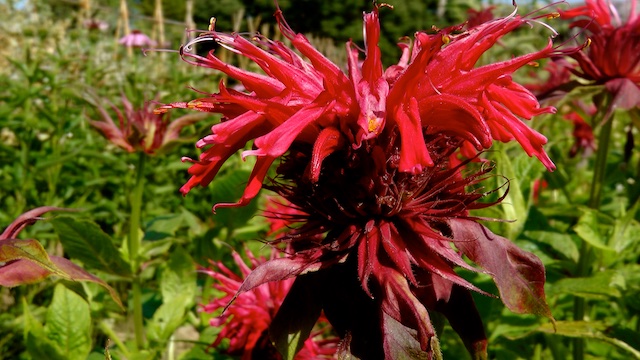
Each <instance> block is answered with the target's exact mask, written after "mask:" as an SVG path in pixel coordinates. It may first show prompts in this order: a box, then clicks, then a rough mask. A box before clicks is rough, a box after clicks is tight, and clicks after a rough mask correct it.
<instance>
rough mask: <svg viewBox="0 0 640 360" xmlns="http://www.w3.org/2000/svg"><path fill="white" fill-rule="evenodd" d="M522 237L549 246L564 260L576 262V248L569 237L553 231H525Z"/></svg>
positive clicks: (577, 255)
mask: <svg viewBox="0 0 640 360" xmlns="http://www.w3.org/2000/svg"><path fill="white" fill-rule="evenodd" d="M524 236H526V237H527V238H529V239H531V240H533V241H536V242H539V243H543V244H545V245H547V246H549V247H550V248H551V249H553V251H554V252H556V253H558V254H560V255H562V256H563V257H564V258H565V259H568V260H573V261H574V262H577V261H578V257H579V254H578V246H576V243H575V242H574V241H573V240H572V239H571V235H568V234H563V233H559V232H553V231H525V232H524Z"/></svg>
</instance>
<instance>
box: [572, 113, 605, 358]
mask: <svg viewBox="0 0 640 360" xmlns="http://www.w3.org/2000/svg"><path fill="white" fill-rule="evenodd" d="M607 105H608V104H607V101H603V102H602V103H601V104H600V106H601V107H602V106H607ZM605 108H606V107H605ZM605 108H602V109H605ZM612 128H613V116H611V117H610V118H609V119H607V120H606V122H605V123H604V124H603V125H602V129H600V134H599V136H598V152H597V153H596V162H595V165H594V170H593V181H592V183H591V192H590V194H589V207H590V208H592V209H598V208H599V207H600V200H601V197H602V188H603V187H604V178H605V174H606V171H607V153H608V151H609V142H610V139H611V129H612ZM592 252H593V251H592V249H591V246H589V244H588V243H587V242H586V241H582V245H581V247H580V258H579V260H578V267H577V269H576V276H577V277H586V276H589V272H590V269H591V266H590V265H591V257H592ZM585 311H586V307H585V301H584V298H582V297H576V298H575V299H574V303H573V319H574V320H576V321H582V320H584V315H585ZM584 350H585V341H584V339H582V338H576V339H574V343H573V359H574V360H584Z"/></svg>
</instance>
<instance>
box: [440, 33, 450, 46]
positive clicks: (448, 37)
mask: <svg viewBox="0 0 640 360" xmlns="http://www.w3.org/2000/svg"><path fill="white" fill-rule="evenodd" d="M442 42H443V43H444V44H445V45H446V44H448V43H450V42H451V37H450V36H449V35H443V36H442Z"/></svg>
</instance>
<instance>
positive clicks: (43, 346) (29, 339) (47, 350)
mask: <svg viewBox="0 0 640 360" xmlns="http://www.w3.org/2000/svg"><path fill="white" fill-rule="evenodd" d="M29 307H30V305H29V304H28V303H27V300H26V299H25V298H23V299H22V308H23V309H24V310H23V316H24V338H25V345H26V346H27V352H28V353H29V355H31V357H32V358H33V359H51V360H65V357H64V356H63V355H62V351H61V350H60V348H58V347H57V344H56V343H55V342H53V341H51V340H50V339H49V338H47V337H46V336H45V332H44V326H43V325H42V324H41V323H40V322H39V321H38V320H37V319H36V318H35V317H34V316H33V314H31V311H30V310H29Z"/></svg>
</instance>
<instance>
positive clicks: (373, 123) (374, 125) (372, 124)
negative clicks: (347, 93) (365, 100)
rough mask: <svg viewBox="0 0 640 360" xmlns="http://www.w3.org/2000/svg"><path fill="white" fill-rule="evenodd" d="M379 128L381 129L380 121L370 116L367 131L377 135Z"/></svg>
mask: <svg viewBox="0 0 640 360" xmlns="http://www.w3.org/2000/svg"><path fill="white" fill-rule="evenodd" d="M379 127H380V121H379V120H378V118H377V117H375V116H373V115H370V116H369V121H367V130H369V132H370V133H376V134H377V133H378V128H379Z"/></svg>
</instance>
